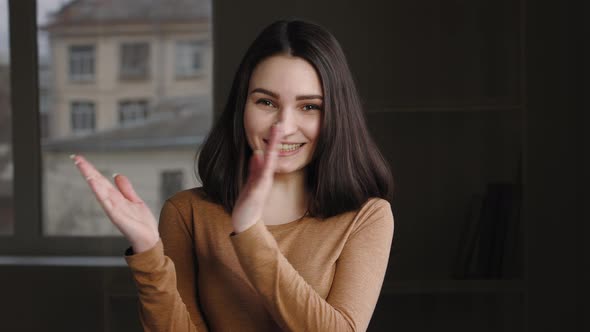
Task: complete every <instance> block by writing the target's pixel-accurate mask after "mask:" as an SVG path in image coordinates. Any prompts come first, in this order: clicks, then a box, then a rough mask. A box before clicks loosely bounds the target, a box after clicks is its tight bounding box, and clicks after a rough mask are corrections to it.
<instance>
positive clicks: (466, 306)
mask: <svg viewBox="0 0 590 332" xmlns="http://www.w3.org/2000/svg"><path fill="white" fill-rule="evenodd" d="M586 9H587V8H584V7H583V5H580V6H579V7H576V6H574V5H573V3H572V4H570V3H569V2H567V1H564V2H560V4H559V5H555V4H554V5H552V6H548V5H547V6H546V5H543V4H541V3H539V2H531V1H525V0H519V1H513V0H494V1H492V0H475V1H466V0H451V1H441V0H412V1H410V0H396V1H363V2H355V1H322V2H317V1H308V0H303V1H298V2H294V1H292V2H280V1H268V0H252V1H247V2H235V1H229V0H166V1H164V0H161V1H157V0H125V1H110V0H73V1H71V0H69V1H67V0H37V1H35V0H24V1H9V0H0V284H1V285H2V286H1V287H2V294H3V296H2V299H1V300H0V317H2V321H1V323H0V330H3V331H140V330H141V327H140V325H139V320H138V316H137V297H136V295H135V286H134V285H133V281H132V279H131V275H130V273H129V271H128V268H127V266H126V264H125V262H124V260H123V252H124V250H125V249H126V248H127V246H128V244H127V243H126V241H125V240H124V239H123V238H122V237H121V235H120V234H119V232H118V231H117V230H116V229H115V228H114V227H113V226H112V225H111V223H110V222H109V221H108V219H106V217H105V216H104V214H103V212H102V210H101V208H100V206H99V205H98V203H96V201H95V199H94V197H93V196H92V193H91V192H90V190H88V188H87V185H86V183H85V181H84V180H83V179H82V177H80V176H79V174H78V172H77V170H76V168H75V167H74V166H73V164H72V162H71V160H70V159H69V157H68V156H69V155H70V154H72V153H82V154H84V155H85V156H86V157H87V158H88V159H90V160H91V161H92V162H93V163H95V165H96V166H97V168H98V169H99V170H100V171H101V172H102V173H104V174H105V175H107V176H110V175H111V174H112V173H113V172H118V173H122V174H125V175H127V176H129V178H130V179H131V181H132V183H134V185H135V186H136V190H137V191H138V194H139V195H140V196H141V197H142V198H143V199H144V200H145V201H146V202H147V203H148V205H149V206H150V207H151V208H152V210H153V212H154V214H155V215H158V214H159V211H160V208H161V206H162V203H163V202H164V200H165V199H166V198H168V197H169V196H171V195H172V194H174V193H175V192H177V191H179V190H182V189H186V188H191V187H195V186H198V185H199V184H200V183H199V181H198V180H197V178H196V176H195V174H194V170H193V158H194V155H195V152H196V150H197V148H198V146H199V144H201V143H202V142H203V140H204V138H205V136H206V134H207V133H208V131H209V129H210V128H211V125H212V123H213V121H214V119H215V118H216V117H217V116H219V114H220V112H221V109H222V107H223V106H224V104H225V100H226V98H227V94H228V91H229V88H230V85H231V82H232V79H233V74H234V73H235V71H236V69H237V66H238V62H239V60H240V59H241V57H242V55H243V54H244V52H245V50H246V48H247V47H248V45H249V44H250V43H251V42H252V40H253V39H254V37H255V36H256V35H257V34H258V32H260V30H261V29H262V28H263V27H265V26H266V25H268V24H269V23H271V22H272V21H274V20H276V19H281V18H286V19H289V18H301V19H307V20H310V21H313V22H316V23H319V24H321V25H323V26H325V27H326V28H328V29H329V30H330V31H331V32H332V33H333V34H334V35H335V37H336V38H337V39H338V40H339V41H340V43H341V45H342V47H343V48H344V51H345V53H346V55H347V58H348V61H349V64H350V67H351V69H352V71H353V74H354V76H355V81H356V82H357V84H358V88H359V91H360V93H361V97H362V100H363V103H364V106H365V111H366V118H367V121H368V125H369V128H370V130H371V134H372V135H373V137H374V139H375V140H376V142H377V143H378V145H379V146H380V149H381V150H382V152H383V153H384V155H385V157H386V158H387V160H388V162H389V164H390V166H391V169H392V171H393V174H394V179H395V186H396V187H395V194H394V200H393V202H392V209H393V214H394V217H395V220H396V230H395V237H394V243H393V247H392V253H391V258H390V262H389V267H388V271H387V275H386V279H385V284H384V286H383V291H382V294H381V297H380V299H379V303H378V304H377V308H376V310H375V314H374V316H373V320H372V321H371V325H370V326H369V330H370V331H390V330H396V331H431V330H433V329H437V330H439V331H441V330H442V331H474V330H476V331H525V330H526V331H528V330H530V331H586V330H590V325H588V324H589V322H588V319H587V318H584V316H583V315H582V314H581V313H582V312H585V309H589V308H588V304H587V301H585V300H586V299H587V298H588V292H587V291H583V290H582V284H583V281H584V280H588V278H587V277H588V275H587V274H584V273H585V272H583V271H584V269H583V267H584V266H587V265H588V263H587V262H588V261H590V260H588V259H587V258H588V257H589V256H588V249H589V246H588V244H586V241H585V238H586V236H589V235H590V233H589V231H588V226H586V224H585V222H583V221H584V220H586V221H587V220H588V218H587V216H588V214H587V206H588V205H586V204H584V203H583V201H584V199H587V193H585V192H584V191H583V190H582V185H581V183H582V180H583V179H587V176H588V171H587V170H588V167H587V162H588V150H590V149H588V145H587V143H588V134H587V133H586V132H585V131H584V130H583V129H584V128H585V126H586V125H587V124H588V115H587V114H585V113H587V112H581V111H582V110H587V108H586V106H587V97H585V96H586V95H587V94H586V93H585V92H586V90H585V89H586V86H585V85H584V83H585V78H586V77H588V76H587V67H584V66H583V65H582V60H583V59H584V58H585V57H584V55H585V53H584V52H585V51H587V49H584V48H583V47H582V41H583V38H582V31H583V25H584V24H585V23H583V22H584V20H583V18H584V17H585V15H584V13H585V11H584V10H586ZM586 55H587V54H586ZM584 69H585V70H586V71H584ZM586 312H587V311H586Z"/></svg>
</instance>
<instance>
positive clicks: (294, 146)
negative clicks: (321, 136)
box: [280, 143, 303, 151]
mask: <svg viewBox="0 0 590 332" xmlns="http://www.w3.org/2000/svg"><path fill="white" fill-rule="evenodd" d="M302 145H303V143H301V144H281V145H280V147H281V151H294V150H297V149H298V148H299V147H300V146H302Z"/></svg>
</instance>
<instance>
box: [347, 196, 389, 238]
mask: <svg viewBox="0 0 590 332" xmlns="http://www.w3.org/2000/svg"><path fill="white" fill-rule="evenodd" d="M354 220H355V226H356V227H355V230H354V232H358V231H360V230H363V229H365V228H367V227H369V228H381V229H383V230H384V231H388V232H389V231H393V223H394V220H393V213H392V210H391V204H390V203H389V202H388V201H387V200H385V199H383V198H379V197H373V198H370V199H368V200H367V201H366V202H365V203H364V204H363V205H362V206H361V208H360V209H359V210H358V211H357V213H356V215H355V218H354Z"/></svg>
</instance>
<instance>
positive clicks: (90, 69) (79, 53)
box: [69, 45, 95, 82]
mask: <svg viewBox="0 0 590 332" xmlns="http://www.w3.org/2000/svg"><path fill="white" fill-rule="evenodd" d="M69 62H70V80H71V81H75V82H84V81H93V80H94V66H95V64H94V63H95V61H94V46H92V45H73V46H70V61H69Z"/></svg>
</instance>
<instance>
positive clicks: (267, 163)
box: [263, 122, 283, 176]
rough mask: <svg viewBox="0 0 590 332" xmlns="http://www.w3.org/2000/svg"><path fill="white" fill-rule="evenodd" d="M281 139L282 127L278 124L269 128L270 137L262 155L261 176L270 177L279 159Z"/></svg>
mask: <svg viewBox="0 0 590 332" xmlns="http://www.w3.org/2000/svg"><path fill="white" fill-rule="evenodd" d="M282 138H283V125H282V124H281V123H280V122H278V123H276V124H275V125H273V126H272V128H271V137H270V141H269V144H268V149H266V151H265V154H264V166H263V173H264V174H263V175H266V176H272V175H273V174H274V171H275V167H276V163H277V159H278V158H279V150H280V149H281V147H280V143H281V139H282Z"/></svg>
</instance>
